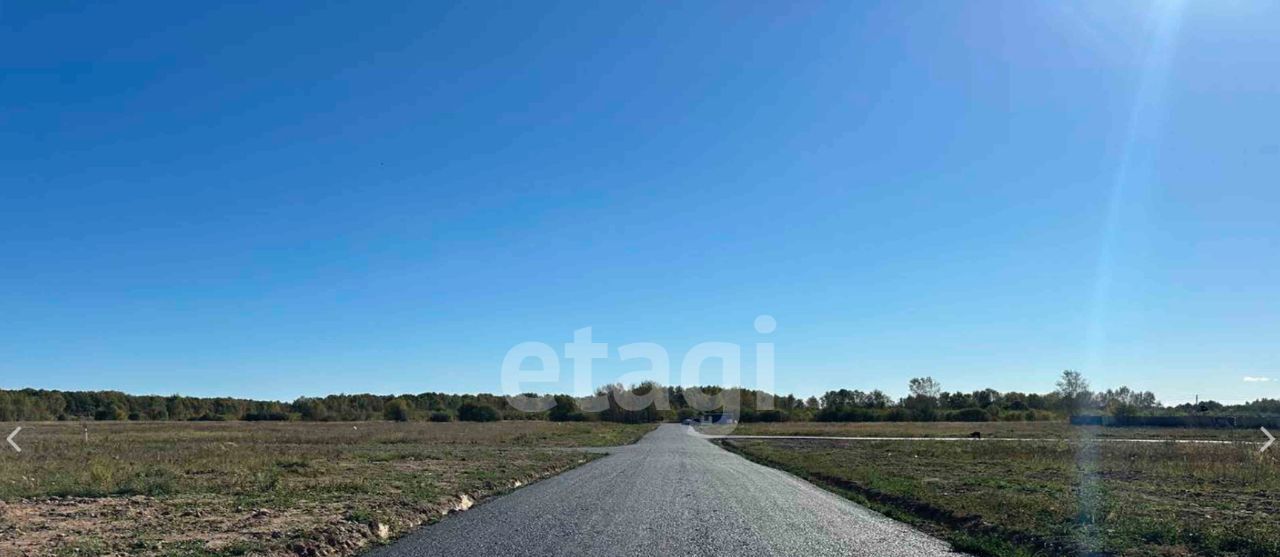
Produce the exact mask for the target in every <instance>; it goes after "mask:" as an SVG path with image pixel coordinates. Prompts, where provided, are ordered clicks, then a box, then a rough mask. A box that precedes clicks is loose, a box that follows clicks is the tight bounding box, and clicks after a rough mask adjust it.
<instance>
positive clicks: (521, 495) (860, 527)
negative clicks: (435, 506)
mask: <svg viewBox="0 0 1280 557" xmlns="http://www.w3.org/2000/svg"><path fill="white" fill-rule="evenodd" d="M689 430H690V428H688V427H687V426H682V425H675V424H664V425H662V426H659V427H658V429H656V430H654V431H653V432H652V433H650V434H648V435H646V436H645V437H644V438H643V439H641V440H640V442H639V443H637V444H635V445H630V446H627V447H618V448H616V449H614V450H612V454H610V456H607V457H605V458H602V459H600V460H597V461H594V462H591V463H588V464H586V465H584V466H581V467H578V468H576V469H573V470H570V471H568V472H565V473H564V474H561V475H559V476H555V477H553V478H549V479H546V480H543V481H540V482H537V483H535V484H533V485H530V486H528V487H525V488H522V489H519V490H516V491H515V492H512V493H510V494H508V495H505V496H502V497H498V498H496V499H493V500H492V501H489V502H487V503H485V504H482V505H479V506H477V507H475V508H473V509H471V510H470V511H467V512H465V513H461V514H456V515H452V516H449V517H448V518H445V519H444V520H442V521H440V522H438V523H436V524H434V525H431V526H427V527H425V528H422V529H420V530H418V531H416V532H414V533H412V534H410V535H408V536H406V537H405V538H402V539H401V540H400V541H398V542H396V543H395V544H392V545H389V546H386V547H383V548H381V549H379V550H376V551H374V552H372V553H370V554H369V555H370V556H371V557H375V556H376V557H411V556H412V557H421V556H432V555H450V556H456V555H592V556H596V555H636V556H642V555H644V556H647V555H680V556H685V555H689V556H713V555H714V556H719V555H724V556H730V555H732V556H738V555H788V556H808V555H842V556H843V555H868V556H873V555H874V556H880V557H885V556H904V557H905V556H912V557H921V556H925V557H928V556H937V555H952V556H954V555H960V554H959V553H955V552H952V551H951V550H950V549H949V546H948V545H947V544H946V543H945V542H942V541H939V540H937V539H935V538H932V537H930V536H928V535H926V534H924V533H922V532H920V531H918V530H915V529H913V528H911V527H909V526H907V525H905V524H902V523H900V522H896V521H893V520H890V519H888V518H885V517H884V516H883V515H880V514H877V513H875V512H872V511H870V510H867V509H865V508H863V507H860V506H858V505H854V504H853V503H851V502H849V501H847V500H845V499H843V498H840V497H838V496H836V495H833V494H831V493H829V492H826V491H823V490H822V489H819V488H817V487H814V486H813V485H812V484H809V483H808V482H805V481H803V480H800V479H798V478H796V477H794V476H791V475H789V474H786V473H783V472H779V471H777V470H774V469H772V468H768V467H765V466H761V465H759V464H755V463H753V462H750V461H748V460H746V459H744V458H742V457H739V456H737V455H734V454H732V453H729V452H727V451H724V450H723V449H720V448H719V447H716V446H715V445H712V444H711V443H710V442H708V441H707V440H706V439H705V438H703V437H701V436H695V435H690V434H689Z"/></svg>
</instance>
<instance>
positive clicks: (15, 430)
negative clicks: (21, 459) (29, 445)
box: [4, 426, 22, 452]
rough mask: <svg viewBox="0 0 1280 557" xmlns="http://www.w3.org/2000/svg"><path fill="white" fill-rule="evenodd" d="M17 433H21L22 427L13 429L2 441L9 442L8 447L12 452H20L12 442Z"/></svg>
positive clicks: (20, 449)
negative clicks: (11, 448)
mask: <svg viewBox="0 0 1280 557" xmlns="http://www.w3.org/2000/svg"><path fill="white" fill-rule="evenodd" d="M19 431H22V426H18V427H16V428H14V430H13V433H10V434H9V436H8V437H5V438H4V440H5V441H8V442H9V446H10V447H13V450H15V451H18V452H22V447H19V446H18V444H17V443H14V442H13V438H14V437H17V436H18V432H19Z"/></svg>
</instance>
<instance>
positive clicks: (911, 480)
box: [720, 424, 1280, 556]
mask: <svg viewBox="0 0 1280 557" xmlns="http://www.w3.org/2000/svg"><path fill="white" fill-rule="evenodd" d="M984 426H985V427H984ZM743 430H746V431H749V432H752V433H755V434H779V433H781V432H790V433H792V434H810V433H812V432H822V433H825V434H828V435H834V434H839V435H856V436H876V435H881V436H898V435H905V434H914V435H916V436H928V435H933V436H940V435H953V434H958V433H963V432H965V431H966V430H967V431H975V430H980V431H984V432H985V434H986V435H996V436H1032V434H1035V435H1037V436H1043V435H1048V434H1050V433H1052V432H1057V434H1058V436H1059V437H1060V438H1062V440H1058V441H1036V442H999V441H995V442H985V441H984V442H937V441H890V440H883V441H881V440H873V441H836V440H801V439H795V440H789V439H781V440H773V439H769V440H758V439H732V440H722V441H720V443H721V444H722V445H723V446H725V447H726V448H729V449H730V450H733V451H736V452H739V453H740V454H743V455H744V456H747V457H748V458H751V459H753V460H756V461H757V462H761V463H764V464H767V465H770V466H774V467H777V468H781V469H784V470H787V471H790V472H792V473H794V474H796V475H798V476H801V477H804V478H806V479H809V480H811V481H813V482H815V483H817V484H819V485H822V486H824V487H827V488H828V489H831V490H833V491H836V492H838V493H841V494H843V495H845V496H847V497H849V498H851V499H853V500H855V501H857V502H859V503H862V504H866V505H868V506H871V507H872V508H875V509H877V510H880V511H882V512H884V513H885V514H888V515H890V516H892V517H894V518H898V519H900V520H905V521H908V522H911V523H913V524H916V525H918V526H920V527H922V528H924V529H926V530H928V531H931V532H934V533H935V534H937V535H939V536H941V537H944V538H946V539H949V540H950V541H952V542H953V543H955V544H956V545H957V546H958V547H960V548H962V549H965V550H967V551H971V552H974V553H978V554H986V555H1080V554H1083V555H1133V556H1184V555H1202V554H1213V555H1232V556H1246V555H1247V556H1261V555H1280V527H1278V526H1277V520H1280V463H1278V462H1277V460H1276V458H1275V455H1259V453H1258V447H1257V446H1255V445H1252V444H1248V445H1246V444H1188V443H1175V442H1164V443H1116V442H1096V441H1088V440H1082V439H1081V438H1082V437H1086V438H1088V437H1093V438H1097V437H1107V436H1113V437H1114V436H1124V437H1152V436H1157V437H1160V436H1163V437H1167V438H1176V437H1204V436H1206V435H1210V436H1212V435H1216V436H1217V437H1220V438H1221V437H1231V436H1235V435H1240V436H1241V437H1244V436H1245V433H1246V432H1230V431H1222V430H1218V431H1216V432H1215V431H1212V430H1208V431H1196V430H1131V429H1110V430H1102V431H1083V432H1082V431H1076V430H1073V429H1071V428H1070V427H1069V426H1066V425H1065V424H1059V425H1053V424H1048V425H1042V424H772V425H763V426H760V425H755V426H748V427H744V428H741V429H739V430H738V431H736V432H735V433H743ZM1258 435H1259V436H1261V434H1260V433H1259V434H1258ZM1252 437H1253V436H1252V435H1248V438H1249V440H1251V441H1252V440H1254V439H1253V438H1252Z"/></svg>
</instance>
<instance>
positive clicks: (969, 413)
mask: <svg viewBox="0 0 1280 557" xmlns="http://www.w3.org/2000/svg"><path fill="white" fill-rule="evenodd" d="M947 417H948V418H949V419H950V420H951V421H953V422H989V421H991V414H989V413H988V412H987V411H986V410H983V409H981V408H965V409H964V410H956V411H955V412H952V413H951V414H950V415H949V416H947Z"/></svg>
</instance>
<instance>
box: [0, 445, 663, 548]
mask: <svg viewBox="0 0 1280 557" xmlns="http://www.w3.org/2000/svg"><path fill="white" fill-rule="evenodd" d="M12 427H13V425H11V424H5V425H0V429H3V430H4V431H6V432H7V431H9V430H11V429H12ZM88 427H89V439H88V441H87V442H86V441H85V440H84V436H83V431H82V426H81V425H80V424H74V423H41V424H26V425H24V429H23V431H22V433H21V435H20V436H19V437H18V439H17V440H18V441H19V443H20V444H21V445H22V447H23V452H22V453H21V454H16V453H14V452H12V451H7V450H6V451H5V452H4V454H0V501H3V503H0V554H3V555H41V556H44V555H201V556H206V555H207V556H214V555H241V554H253V555H259V554H267V555H346V554H352V553H354V552H356V551H358V550H359V549H360V548H362V547H365V546H367V545H369V544H373V543H379V542H381V541H384V540H385V539H388V538H391V537H395V536H396V535H398V534H401V533H403V532H405V531H407V530H408V529H410V528H413V527H415V526H417V525H419V524H421V523H423V522H427V521H431V520H435V519H437V518H439V517H440V516H443V514H445V513H447V512H450V511H452V510H455V509H458V508H461V507H465V506H468V505H469V503H468V501H472V500H476V499H479V498H482V497H484V496H488V495H491V494H494V493H500V492H503V491H506V490H509V489H512V488H514V487H515V486H517V485H522V484H524V483H528V482H531V481H535V480H537V479H539V478H542V477H545V476H547V475H549V474H554V473H557V472H559V471H562V470H564V469H566V468H569V467H572V466H576V465H578V464H581V463H583V462H586V461H587V460H589V459H590V458H592V456H591V455H587V454H584V453H580V452H576V451H564V450H560V449H559V448H564V447H581V446H607V445H620V444H626V443H630V442H633V441H634V440H636V439H638V438H639V437H640V436H641V435H643V434H644V433H645V432H647V431H648V430H649V429H651V426H626V425H619V424H601V423H550V422H498V423H485V424H476V423H443V424H437V423H422V422H413V423H388V422H361V423H245V422H223V423H164V422H158V423H102V422H91V423H89V424H88Z"/></svg>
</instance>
